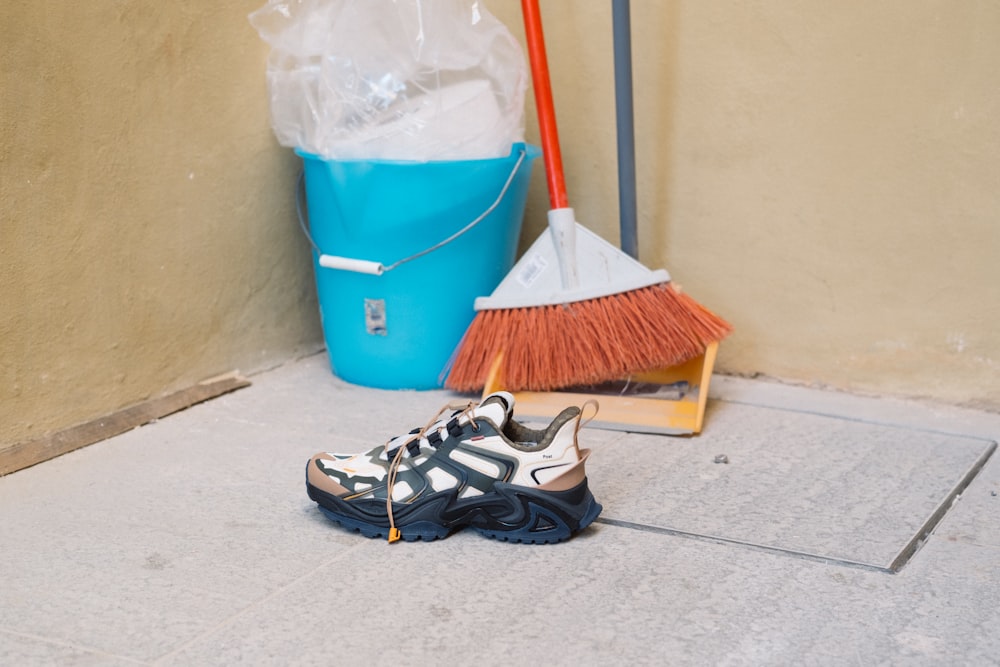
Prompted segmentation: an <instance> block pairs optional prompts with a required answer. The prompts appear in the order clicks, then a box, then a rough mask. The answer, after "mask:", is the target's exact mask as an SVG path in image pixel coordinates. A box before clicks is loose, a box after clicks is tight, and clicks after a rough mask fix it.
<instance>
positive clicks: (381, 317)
mask: <svg viewBox="0 0 1000 667" xmlns="http://www.w3.org/2000/svg"><path fill="white" fill-rule="evenodd" d="M365 330H366V331H367V332H368V333H370V334H371V335H373V336H384V335H385V334H386V328H385V299H365Z"/></svg>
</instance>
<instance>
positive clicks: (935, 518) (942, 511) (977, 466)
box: [889, 441, 997, 572]
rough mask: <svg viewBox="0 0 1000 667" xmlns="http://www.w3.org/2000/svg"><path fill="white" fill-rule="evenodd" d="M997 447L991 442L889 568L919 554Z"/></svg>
mask: <svg viewBox="0 0 1000 667" xmlns="http://www.w3.org/2000/svg"><path fill="white" fill-rule="evenodd" d="M996 449H997V443H996V442H995V441H994V442H991V443H990V445H989V446H988V447H987V448H986V450H985V451H984V452H983V453H982V454H981V455H980V456H979V458H978V459H977V460H976V462H975V463H973V464H972V466H971V467H970V468H969V470H968V471H967V472H966V473H965V475H963V476H962V479H960V480H959V481H958V484H956V485H955V488H953V489H952V490H951V491H950V492H949V493H948V495H947V496H945V498H944V500H942V501H941V502H940V503H939V504H938V506H937V508H936V509H935V510H934V511H933V512H931V515H930V516H929V517H927V520H926V521H924V523H923V524H922V525H921V526H920V528H919V530H917V532H916V533H915V534H914V535H913V537H912V538H911V539H910V541H909V542H907V543H906V545H904V546H903V548H902V549H900V551H899V553H898V554H897V555H896V557H895V558H894V559H893V560H892V563H891V564H890V565H889V569H890V570H891V571H893V572H899V570H901V569H902V568H903V566H904V565H906V564H907V563H909V562H910V560H911V559H912V558H913V557H914V556H915V555H916V554H917V552H918V551H919V550H920V548H921V547H922V546H923V545H924V544H925V543H926V542H927V538H928V537H930V535H931V533H933V532H934V530H935V529H936V528H937V527H938V526H939V525H940V524H941V521H943V520H944V517H945V516H946V515H947V514H948V512H950V511H951V508H952V507H954V506H955V501H956V499H957V498H958V497H959V496H960V495H962V493H964V492H965V490H966V489H967V488H968V487H969V485H970V484H972V482H973V480H975V479H976V477H978V476H979V473H980V472H982V470H983V468H985V467H986V464H987V463H988V462H989V460H990V458H991V457H992V456H993V452H995V451H996Z"/></svg>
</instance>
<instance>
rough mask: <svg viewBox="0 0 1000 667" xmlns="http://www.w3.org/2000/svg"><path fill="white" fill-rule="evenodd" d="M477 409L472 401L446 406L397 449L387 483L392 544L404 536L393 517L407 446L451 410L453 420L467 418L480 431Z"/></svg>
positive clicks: (417, 440) (418, 439)
mask: <svg viewBox="0 0 1000 667" xmlns="http://www.w3.org/2000/svg"><path fill="white" fill-rule="evenodd" d="M475 408H476V404H475V403H473V402H472V401H469V402H468V403H448V404H446V405H445V406H444V407H442V408H441V409H440V410H438V413H437V414H436V415H434V416H433V417H431V420H430V421H429V422H427V424H425V425H424V427H423V428H422V429H420V430H418V431H411V432H410V437H409V438H407V440H406V442H404V443H402V444H400V445H399V447H397V448H396V453H395V455H394V456H393V457H392V460H391V461H390V462H389V476H388V479H387V481H386V497H385V511H386V514H388V515H389V538H388V539H389V543H390V544H391V543H392V542H395V541H396V540H398V539H399V538H400V537H401V536H402V535H401V533H400V531H399V529H398V528H396V520H395V518H394V517H393V515H392V489H393V487H394V486H395V485H396V474H397V473H398V472H399V466H400V465H401V464H402V462H403V452H404V451H406V450H407V445H409V444H410V443H412V442H417V443H419V442H420V440H421V439H422V438H423V437H424V436H425V435H426V434H427V433H428V432H429V431H431V430H432V429H434V428H435V426H437V424H438V420H439V419H440V418H441V415H443V414H444V413H446V412H448V411H449V410H451V411H453V413H452V418H457V419H461V418H462V417H465V418H467V419H468V420H469V423H470V424H472V430H474V431H478V430H479V425H478V424H476V419H475V413H474V410H475ZM438 428H440V427H438ZM432 446H434V445H432ZM386 453H388V452H386Z"/></svg>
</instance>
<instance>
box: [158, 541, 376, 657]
mask: <svg viewBox="0 0 1000 667" xmlns="http://www.w3.org/2000/svg"><path fill="white" fill-rule="evenodd" d="M364 546H365V543H360V544H356V545H354V546H350V547H347V548H345V549H344V550H343V551H341V552H340V553H338V554H337V555H336V556H333V557H332V558H329V559H327V560H324V561H323V562H322V563H320V564H319V565H317V566H316V567H314V568H313V569H311V570H309V571H308V572H306V573H304V574H302V575H300V576H298V577H296V578H295V579H292V580H291V581H289V582H288V583H286V584H283V585H281V586H279V587H277V588H276V589H274V590H273V591H271V592H270V593H268V594H266V595H264V596H263V597H261V598H258V599H257V600H254V601H253V602H251V603H250V604H249V605H247V606H246V607H244V608H243V609H240V610H239V611H238V612H236V613H234V614H232V615H231V616H229V617H227V618H225V619H224V620H222V621H221V622H219V623H218V624H216V625H215V627H213V628H211V629H210V630H206V631H205V632H202V633H199V634H198V635H196V636H195V637H192V638H191V639H189V640H187V641H186V642H184V643H183V644H181V645H180V646H177V647H175V648H174V649H173V650H171V651H170V652H168V653H165V654H163V655H161V656H160V657H159V658H156V659H155V660H153V661H152V662H151V663H149V664H151V665H159V664H162V663H163V662H164V661H165V660H169V659H170V658H172V657H174V656H176V655H178V654H179V653H181V652H182V651H184V650H185V649H186V648H188V647H190V646H193V645H195V644H197V643H198V642H200V641H203V640H205V639H207V638H209V637H211V636H212V635H214V634H216V633H218V632H219V631H221V630H224V629H225V628H227V627H229V626H231V625H232V624H233V623H235V622H236V621H238V620H239V619H240V618H242V617H243V616H246V615H247V614H249V613H250V612H251V611H253V610H255V609H257V608H259V607H260V606H262V605H263V604H264V603H266V602H267V601H268V600H272V599H274V598H276V597H278V596H280V595H283V594H284V593H285V592H286V591H288V590H289V589H290V588H292V587H294V586H296V585H298V584H299V583H300V582H301V581H303V580H304V579H307V578H309V577H312V576H313V575H315V574H316V573H317V572H319V571H320V570H323V569H324V568H327V567H329V566H330V565H332V564H333V563H336V562H337V561H338V560H340V559H341V558H344V557H345V556H346V555H347V554H349V553H352V552H354V551H355V550H357V549H361V548H364Z"/></svg>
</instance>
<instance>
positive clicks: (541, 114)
mask: <svg viewBox="0 0 1000 667" xmlns="http://www.w3.org/2000/svg"><path fill="white" fill-rule="evenodd" d="M521 7H522V11H523V14H524V24H525V34H526V37H527V45H528V56H529V61H530V63H531V74H532V81H533V85H534V91H535V104H536V107H537V110H538V124H539V131H540V134H541V143H542V153H543V157H544V160H545V172H546V180H547V184H548V191H549V202H550V205H551V208H550V210H549V213H548V229H547V230H546V232H545V233H543V234H542V235H541V236H540V237H539V238H538V239H537V240H536V241H535V243H534V244H533V245H532V246H531V248H529V250H528V252H526V253H525V254H524V256H523V257H521V259H520V260H518V262H517V264H515V265H514V268H513V269H512V270H511V272H510V273H509V274H507V276H506V277H505V278H504V279H503V281H502V282H501V283H500V285H498V286H497V288H496V290H494V292H493V294H491V295H490V296H489V297H480V298H478V299H476V302H475V309H476V311H477V314H476V316H475V318H474V319H473V321H472V323H471V324H470V326H469V328H468V330H467V331H466V333H465V336H464V337H463V339H462V342H461V343H460V344H459V348H458V350H457V351H456V354H455V358H454V361H453V363H452V366H451V369H450V371H449V374H448V377H447V380H446V382H445V384H446V386H447V387H449V388H450V389H453V390H456V391H462V392H468V391H478V390H481V389H482V388H483V386H484V384H485V382H486V379H487V377H488V376H489V374H490V373H491V371H495V370H497V368H495V367H497V366H498V370H499V374H500V378H501V380H502V383H503V386H504V387H505V388H506V389H508V390H509V391H522V390H532V391H551V390H554V389H562V388H566V387H572V386H577V385H592V384H600V383H602V382H607V381H611V380H617V379H620V378H623V377H626V376H628V375H632V374H634V373H639V372H644V371H648V370H652V369H658V368H668V367H671V366H675V365H678V364H681V363H683V362H685V361H688V360H690V359H693V358H695V357H698V356H700V355H702V354H704V352H705V348H706V347H707V346H708V344H709V343H711V342H715V341H719V340H721V339H722V338H724V337H725V336H726V335H727V334H728V333H729V332H730V331H731V330H732V328H731V326H730V325H729V324H728V323H727V322H726V321H725V320H723V319H721V318H719V317H718V316H716V315H715V314H713V313H712V312H711V311H709V310H708V309H706V308H704V307H703V306H701V305H700V304H699V303H698V302H696V301H695V300H694V299H692V298H691V297H689V296H688V295H686V294H684V293H682V292H681V291H680V290H678V289H676V288H675V287H674V286H673V285H672V284H671V283H670V275H669V274H668V273H667V272H666V271H665V270H663V269H660V270H657V271H651V270H649V269H647V268H646V267H644V266H643V265H642V264H640V263H639V262H638V261H636V260H635V259H633V258H632V257H630V256H628V255H627V254H625V253H623V252H621V251H620V250H618V249H617V248H616V247H615V246H613V245H611V244H610V243H608V242H607V241H605V240H604V239H602V238H601V237H599V236H597V235H596V234H594V233H593V232H591V231H589V230H588V229H586V228H585V227H583V226H582V225H580V224H579V223H578V222H577V221H576V216H575V214H574V212H573V209H572V208H571V207H570V206H569V199H568V197H567V194H566V182H565V178H564V175H563V167H562V156H561V151H560V148H559V136H558V131H557V127H556V117H555V106H554V103H553V100H552V90H551V83H550V80H549V72H548V62H547V59H546V54H545V40H544V36H543V33H542V20H541V12H540V10H539V7H538V0H521Z"/></svg>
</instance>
